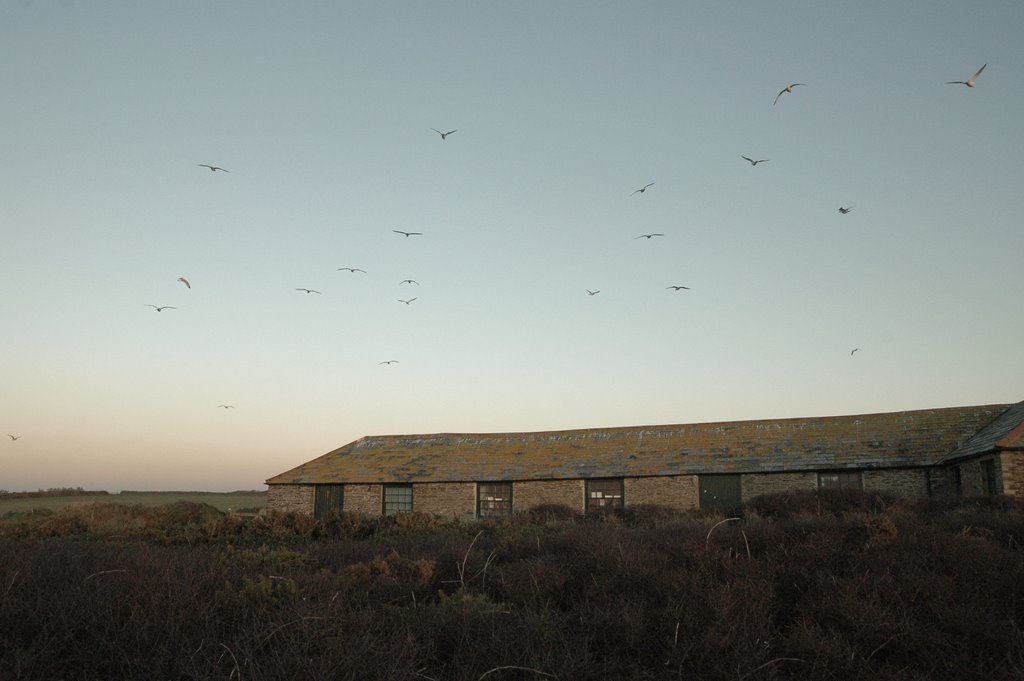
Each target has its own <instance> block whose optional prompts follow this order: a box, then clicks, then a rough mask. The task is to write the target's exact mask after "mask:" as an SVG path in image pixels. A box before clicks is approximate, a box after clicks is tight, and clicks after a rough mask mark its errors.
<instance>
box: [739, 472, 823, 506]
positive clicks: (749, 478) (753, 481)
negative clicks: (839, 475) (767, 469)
mask: <svg viewBox="0 0 1024 681" xmlns="http://www.w3.org/2000/svg"><path fill="white" fill-rule="evenodd" d="M816 489H818V474H817V473H816V472H814V471H804V472H801V473H746V474H744V475H743V477H742V478H741V480H740V493H741V494H742V495H743V496H742V499H743V501H750V500H751V499H753V498H754V497H759V496H761V495H762V494H778V493H779V492H792V491H793V490H816Z"/></svg>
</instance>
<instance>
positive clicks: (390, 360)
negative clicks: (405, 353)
mask: <svg viewBox="0 0 1024 681" xmlns="http://www.w3.org/2000/svg"><path fill="white" fill-rule="evenodd" d="M381 364H398V360H397V359H386V360H384V361H383V362H377V366H380V365H381Z"/></svg>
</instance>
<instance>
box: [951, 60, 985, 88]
mask: <svg viewBox="0 0 1024 681" xmlns="http://www.w3.org/2000/svg"><path fill="white" fill-rule="evenodd" d="M986 66H988V64H982V66H981V68H980V69H978V70H977V71H975V72H974V75H973V76H971V77H970V78H968V79H967V80H947V81H946V85H966V86H967V87H974V81H975V80H977V79H978V76H980V75H981V72H982V71H984V70H985V67H986Z"/></svg>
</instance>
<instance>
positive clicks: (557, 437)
mask: <svg viewBox="0 0 1024 681" xmlns="http://www.w3.org/2000/svg"><path fill="white" fill-rule="evenodd" d="M1021 405H1024V403H1021ZM1021 405H1016V406H1017V407H1019V411H1020V413H1019V414H1017V415H1016V418H1017V421H1016V423H1017V424H1018V425H1020V423H1021V421H1022V420H1024V406H1021ZM1011 406H1014V405H1006V404H996V405H985V406H973V407H949V408H941V409H922V410H916V411H902V412H893V413H884V414H862V415H855V416H824V417H807V418H791V419H773V420H760V421H729V422H719V423H697V424H682V425H661V426H629V427H618V428H593V429H583V430H564V431H547V432H533V433H438V434H433V435H382V436H369V437H363V438H360V439H359V440H356V441H355V442H350V443H349V444H347V445H344V446H343V447H339V448H338V449H335V450H334V451H331V452H328V453H326V454H324V455H323V456H320V457H318V458H316V459H313V460H312V461H309V462H308V463H304V464H302V465H301V466H297V467H295V468H293V469H291V470H289V471H286V472H284V473H281V474H279V475H276V476H274V477H272V478H270V479H269V480H267V484H268V485H278V484H310V483H321V484H326V483H408V482H469V481H515V480H561V479H578V478H605V477H646V476H670V475H693V474H701V473H705V474H713V473H779V472H785V471H806V470H836V469H870V468H907V467H917V466H928V465H933V464H936V463H939V462H941V461H942V460H944V459H946V458H947V457H949V456H950V454H951V453H952V452H954V451H956V450H957V449H958V448H960V447H961V446H963V445H965V444H966V443H968V442H969V441H970V440H971V438H972V437H974V436H976V435H977V434H978V433H979V431H981V430H982V429H983V428H985V427H986V426H988V425H989V424H992V423H993V422H994V421H996V419H998V418H999V417H1000V416H1001V415H1003V414H1004V413H1006V412H1007V410H1008V409H1009V408H1010V407H1011ZM1003 425H1006V424H1005V423H1004V424H1003ZM1011 431H1012V428H1010V429H1007V430H1006V431H1003V435H1002V436H1001V437H1003V438H1005V437H1007V433H1010V432H1011ZM1017 439H1018V441H1019V439H1020V436H1019V430H1018V436H1017Z"/></svg>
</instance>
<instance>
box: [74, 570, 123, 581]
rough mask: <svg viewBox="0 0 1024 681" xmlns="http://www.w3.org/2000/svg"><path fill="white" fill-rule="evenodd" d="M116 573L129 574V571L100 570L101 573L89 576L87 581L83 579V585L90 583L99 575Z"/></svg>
mask: <svg viewBox="0 0 1024 681" xmlns="http://www.w3.org/2000/svg"><path fill="white" fill-rule="evenodd" d="M115 572H128V571H127V570H124V569H122V570H100V571H99V572H94V573H92V574H91V575H89V576H87V577H86V578H85V579H83V580H82V584H85V583H86V582H88V581H89V580H90V579H92V578H93V577H98V576H99V575H111V574H114V573H115Z"/></svg>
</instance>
